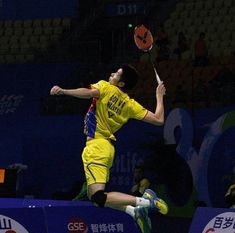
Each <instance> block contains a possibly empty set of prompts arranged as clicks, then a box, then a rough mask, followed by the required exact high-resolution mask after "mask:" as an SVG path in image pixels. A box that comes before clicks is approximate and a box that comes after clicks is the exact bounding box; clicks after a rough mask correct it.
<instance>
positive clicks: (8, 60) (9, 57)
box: [5, 54, 15, 64]
mask: <svg viewBox="0 0 235 233" xmlns="http://www.w3.org/2000/svg"><path fill="white" fill-rule="evenodd" d="M5 62H6V63H7V64H10V63H15V55H12V54H6V55H5Z"/></svg>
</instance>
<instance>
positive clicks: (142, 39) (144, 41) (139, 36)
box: [134, 24, 153, 52]
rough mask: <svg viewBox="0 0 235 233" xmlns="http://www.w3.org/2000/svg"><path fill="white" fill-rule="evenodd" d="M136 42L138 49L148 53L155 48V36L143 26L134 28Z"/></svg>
mask: <svg viewBox="0 0 235 233" xmlns="http://www.w3.org/2000/svg"><path fill="white" fill-rule="evenodd" d="M134 41H135V44H136V46H137V48H138V49H140V50H142V51H144V52H148V51H150V50H151V49H152V47H153V36H152V33H151V31H150V30H149V29H148V28H147V27H145V26H144V25H143V24H141V25H138V26H136V27H135V28H134Z"/></svg>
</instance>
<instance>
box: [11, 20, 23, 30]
mask: <svg viewBox="0 0 235 233" xmlns="http://www.w3.org/2000/svg"><path fill="white" fill-rule="evenodd" d="M22 26H23V20H20V19H17V20H14V21H13V27H14V28H20V27H22Z"/></svg>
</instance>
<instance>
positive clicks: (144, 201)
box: [136, 197, 150, 207]
mask: <svg viewBox="0 0 235 233" xmlns="http://www.w3.org/2000/svg"><path fill="white" fill-rule="evenodd" d="M136 206H143V207H149V206H150V201H149V200H148V199H145V198H143V197H136Z"/></svg>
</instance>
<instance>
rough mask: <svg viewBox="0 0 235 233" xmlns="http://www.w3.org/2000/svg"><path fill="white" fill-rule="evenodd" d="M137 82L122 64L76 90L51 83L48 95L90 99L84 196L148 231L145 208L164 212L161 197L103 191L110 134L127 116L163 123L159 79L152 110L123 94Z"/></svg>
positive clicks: (110, 155)
mask: <svg viewBox="0 0 235 233" xmlns="http://www.w3.org/2000/svg"><path fill="white" fill-rule="evenodd" d="M137 81H138V73H137V71H136V70H135V68H134V67H132V66H130V65H123V66H121V67H120V68H119V69H118V70H117V71H116V72H115V73H112V74H111V76H110V77H109V80H108V82H107V81H104V80H101V81H99V82H97V83H95V84H92V85H91V86H90V88H77V89H62V88H61V87H59V86H54V87H52V89H51V91H50V94H51V95H68V96H73V97H77V98H83V99H88V98H92V99H93V100H92V104H91V106H90V108H89V110H88V112H87V114H86V117H85V121H84V123H85V129H84V132H85V134H86V137H87V142H86V146H85V148H84V150H83V153H82V160H83V165H84V170H85V175H86V180H87V185H88V186H87V190H88V197H89V199H90V200H91V201H92V202H94V203H95V204H96V205H97V206H99V207H110V208H114V209H118V210H121V211H124V212H126V213H127V214H129V215H131V216H132V217H133V218H134V219H135V220H136V221H137V223H138V225H139V227H140V229H141V231H142V233H149V232H151V221H150V218H149V217H148V209H149V208H155V209H157V210H158V211H159V212H160V213H162V214H167V212H168V207H167V204H166V203H165V202H164V201H163V200H162V199H160V198H158V197H157V196H156V194H155V193H154V192H153V191H152V190H150V189H147V190H145V192H144V194H143V196H142V197H135V196H132V195H128V194H124V193H120V192H105V185H106V183H107V182H108V181H109V170H110V168H111V167H112V163H113V160H114V153H115V149H114V146H113V144H112V141H113V140H116V138H115V136H114V133H115V132H117V131H118V130H119V129H120V128H121V127H122V126H123V125H124V124H125V123H126V122H127V121H128V120H129V119H137V120H142V121H145V122H148V123H151V124H154V125H162V124H163V123H164V104H163V96H164V95H165V91H166V89H165V87H164V84H163V82H160V83H159V85H158V86H157V88H156V110H155V113H153V112H151V111H149V110H147V109H145V108H144V107H143V106H141V105H140V104H139V103H138V102H137V101H135V100H134V99H131V98H130V97H129V96H128V94H126V93H125V91H126V90H130V89H132V88H133V87H134V86H135V85H136V83H137Z"/></svg>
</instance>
